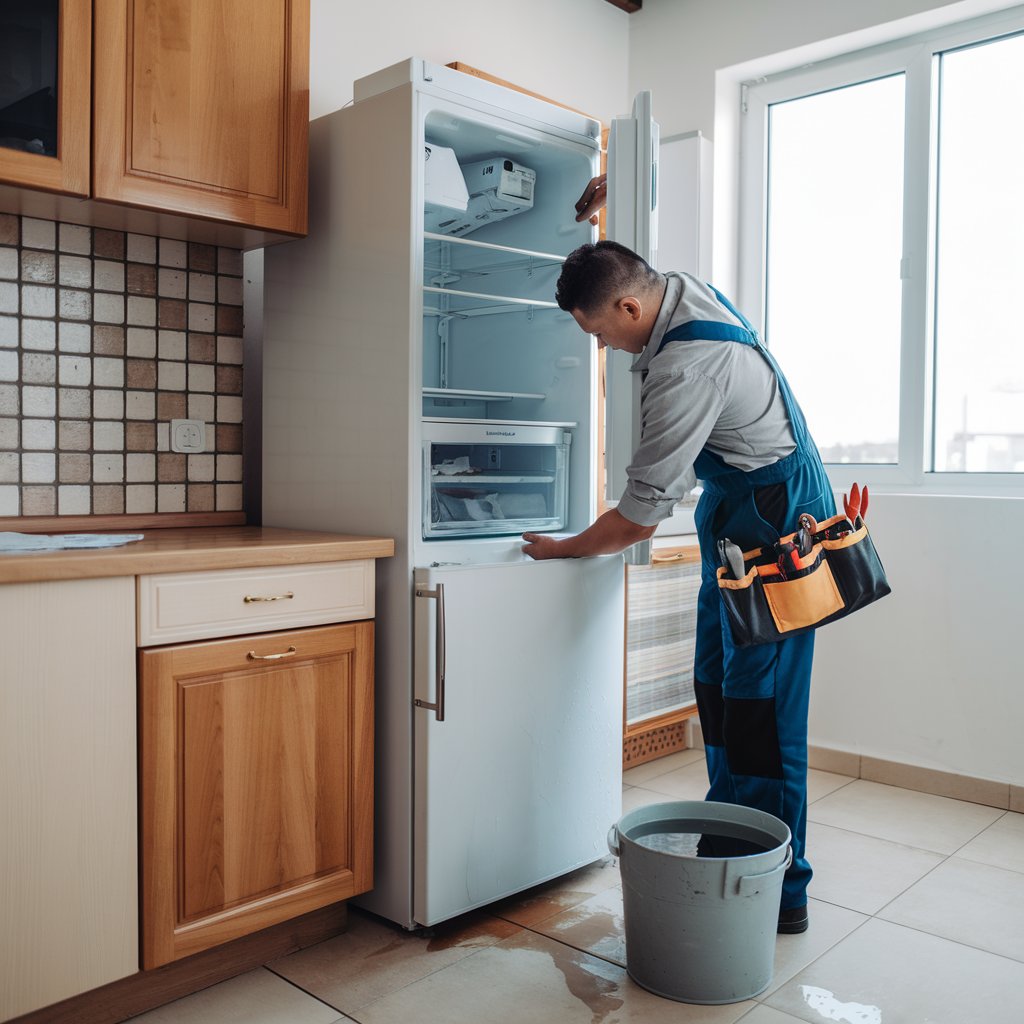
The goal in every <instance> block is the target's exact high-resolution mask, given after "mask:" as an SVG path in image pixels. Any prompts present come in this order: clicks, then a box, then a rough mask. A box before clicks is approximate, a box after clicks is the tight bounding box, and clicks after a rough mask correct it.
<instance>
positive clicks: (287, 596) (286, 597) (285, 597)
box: [242, 590, 295, 604]
mask: <svg viewBox="0 0 1024 1024" xmlns="http://www.w3.org/2000/svg"><path fill="white" fill-rule="evenodd" d="M294 596H295V595H294V594H293V593H292V592H291V591H290V590H288V591H286V592H285V593H283V594H274V595H273V596H272V597H253V596H252V595H251V594H246V595H245V597H243V598H242V600H243V601H244V602H245V603H246V604H255V603H256V602H257V601H290V600H291V599H292V598H293V597H294Z"/></svg>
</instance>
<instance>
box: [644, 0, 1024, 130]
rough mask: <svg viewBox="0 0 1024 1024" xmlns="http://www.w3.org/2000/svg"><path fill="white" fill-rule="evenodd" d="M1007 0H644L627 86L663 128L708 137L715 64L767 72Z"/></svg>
mask: <svg viewBox="0 0 1024 1024" xmlns="http://www.w3.org/2000/svg"><path fill="white" fill-rule="evenodd" d="M1011 6H1013V4H1011V3H1008V2H1006V0H953V2H951V0H946V2H936V0H857V2H856V3H850V2H849V0H770V2H765V0H645V3H644V6H643V9H642V10H640V11H638V12H637V13H636V14H633V15H631V16H630V22H629V29H630V32H629V51H630V75H629V91H630V92H631V93H632V92H636V91H637V90H639V89H651V90H652V91H653V92H654V114H655V117H656V118H657V119H658V121H659V122H660V123H661V130H662V134H664V135H669V134H673V133H675V132H686V131H693V130H696V129H700V130H701V131H702V132H703V133H704V134H705V135H707V136H709V137H711V138H715V121H716V116H719V115H720V113H721V112H720V111H716V98H717V97H716V89H717V78H718V75H719V73H720V72H722V71H727V72H732V71H733V70H734V69H735V70H736V72H737V74H736V75H729V76H728V77H738V75H739V74H742V73H743V72H746V73H747V76H748V77H754V76H755V75H756V74H768V73H770V72H773V71H778V70H781V69H783V68H791V67H796V66H799V64H801V63H803V62H806V61H810V60H821V59H823V58H825V57H828V56H834V55H835V54H837V53H844V52H849V51H851V50H856V49H862V48H863V47H866V46H872V45H874V44H876V43H881V42H886V41H888V40H890V39H895V38H898V37H900V36H904V35H909V34H911V33H913V32H921V31H924V30H925V29H928V28H932V27H934V26H936V25H938V24H942V23H947V22H950V21H957V20H961V19H964V18H970V17H975V16H977V15H979V14H984V13H987V12H989V11H993V10H1000V9H1003V8H1006V7H1011ZM748 64H749V65H750V67H749V68H743V67H740V68H737V67H736V66H737V65H740V66H742V65H748Z"/></svg>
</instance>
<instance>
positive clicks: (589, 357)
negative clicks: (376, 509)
mask: <svg viewBox="0 0 1024 1024" xmlns="http://www.w3.org/2000/svg"><path fill="white" fill-rule="evenodd" d="M421 105H422V121H421V124H422V131H423V137H422V142H423V143H424V144H425V145H428V144H429V145H430V146H432V147H445V148H448V149H451V150H453V151H454V153H455V155H456V157H457V159H458V161H459V164H460V165H463V166H468V165H471V164H473V163H474V162H476V161H479V160H484V159H488V158H491V157H501V158H502V159H503V160H506V161H509V162H510V163H513V164H515V165H517V166H518V165H521V166H523V167H526V168H528V169H530V170H532V171H533V172H535V174H536V182H535V186H534V188H533V206H532V208H530V209H526V210H523V211H522V212H520V213H517V214H515V215H514V216H510V217H508V218H507V219H504V220H501V221H499V222H497V223H487V224H484V225H483V226H481V227H480V228H478V229H476V230H474V231H472V232H471V233H469V234H466V235H463V236H460V237H454V236H448V235H445V234H443V233H439V232H430V231H424V232H423V243H422V249H421V252H420V260H419V269H420V272H421V282H422V313H423V317H422V322H423V336H422V358H423V365H422V372H423V376H422V382H423V394H422V413H423V416H424V417H425V418H427V419H440V420H460V419H462V420H476V421H494V422H502V421H504V422H508V423H517V424H523V423H544V424H558V425H559V426H561V427H563V428H564V429H566V430H568V431H569V432H570V433H571V434H572V444H571V451H570V454H569V476H568V517H567V522H566V523H565V524H564V528H565V529H567V530H572V531H578V530H581V529H583V528H584V527H585V526H586V525H588V523H589V522H590V520H591V517H592V514H593V511H594V507H595V500H596V496H595V495H594V493H593V491H594V485H593V480H594V473H593V464H594V458H595V454H596V434H595V424H596V405H595V395H596V352H595V346H594V342H593V339H592V338H590V336H589V335H586V334H584V333H583V332H582V331H581V330H580V329H579V327H578V326H577V324H576V322H575V321H574V320H573V318H572V317H571V316H570V314H568V313H566V312H563V311H562V310H560V309H559V308H558V306H557V304H556V303H555V283H556V281H557V279H558V275H559V273H560V272H561V265H562V260H563V259H564V257H565V256H566V255H568V253H569V252H571V251H572V250H573V249H575V248H576V247H577V246H579V245H582V244H583V243H585V242H588V241H591V239H592V237H593V229H592V228H591V226H590V225H589V224H577V223H576V222H575V219H574V217H575V210H574V203H575V201H576V199H577V198H578V197H579V195H580V193H581V191H582V189H583V187H584V186H585V185H586V183H587V181H589V180H590V178H591V177H592V176H593V174H594V168H595V166H596V154H597V146H596V143H595V142H593V141H592V140H589V139H584V138H583V137H578V138H576V139H571V138H566V137H562V136H560V135H557V134H549V133H545V132H541V131H538V130H537V129H536V128H535V127H529V126H526V125H519V124H516V123H514V122H513V121H510V120H505V119H500V120H499V119H497V118H495V117H494V116H493V115H491V114H490V113H489V112H487V111H484V110H474V109H472V108H470V107H468V106H466V107H463V106H461V105H459V104H455V103H450V102H448V101H446V100H442V99H439V98H437V97H427V96H422V97H421ZM419 151H420V152H422V151H423V150H422V147H420V150H419ZM506 166H507V165H506ZM540 528H542V529H543V528H544V527H543V526H542V527H540ZM548 528H550V527H548ZM436 543H437V542H436V541H431V540H427V541H426V542H425V544H424V546H423V547H421V548H420V549H419V550H420V554H421V556H422V559H429V558H431V557H432V556H431V544H436Z"/></svg>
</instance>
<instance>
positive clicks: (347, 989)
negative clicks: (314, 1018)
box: [268, 910, 519, 1013]
mask: <svg viewBox="0 0 1024 1024" xmlns="http://www.w3.org/2000/svg"><path fill="white" fill-rule="evenodd" d="M518 931H519V928H518V927H517V926H516V925H514V924H511V923H510V922H508V921H503V920H500V919H498V918H496V917H492V916H490V915H489V914H484V913H481V912H479V911H478V912H475V913H470V914H466V915H464V916H462V917H459V918H456V919H455V920H454V921H447V922H445V923H444V924H442V925H438V926H437V927H436V928H434V929H432V930H431V931H429V932H407V931H405V930H404V929H402V928H400V927H398V925H395V924H392V923H390V922H388V921H383V920H381V919H380V918H377V917H374V916H373V915H371V914H367V913H366V912H365V911H360V910H351V911H350V912H349V926H348V930H347V931H346V932H344V934H342V935H338V936H336V937H335V938H333V939H328V940H327V941H326V942H321V943H319V944H318V945H316V946H310V947H308V948H307V949H303V950H300V951H299V952H297V953H292V954H291V955H290V956H286V957H282V958H281V959H280V960H275V961H274V962H273V963H271V964H269V965H268V966H269V968H270V969H271V970H272V971H274V973H275V974H279V975H280V976H281V977H282V978H287V979H288V981H290V982H292V983H294V984H295V985H298V986H299V988H301V989H304V990H305V991H306V992H309V993H311V994H312V995H315V996H316V997H317V998H318V999H322V1000H323V1001H324V1002H325V1003H330V1005H331V1006H335V1007H337V1008H338V1010H341V1011H343V1012H345V1013H354V1012H355V1011H357V1010H358V1009H359V1008H360V1007H361V1006H364V1005H365V1004H366V1003H370V1002H372V1001H373V1000H375V999H380V998H381V997H382V996H385V995H387V994H388V993H390V992H394V991H395V990H397V989H400V988H404V987H405V986H406V985H409V984H412V983H413V982H416V981H419V980H420V979H421V978H424V977H426V976H427V975H429V974H432V973H433V972H434V971H439V970H441V969H442V968H444V967H448V966H450V965H451V964H453V963H455V962H456V961H458V960H461V959H463V958H464V957H467V956H471V955H472V954H473V953H476V952H478V951H479V950H481V949H483V948H484V947H486V946H492V945H495V944H497V943H498V942H501V941H502V940H503V939H507V938H508V937H509V936H510V935H513V934H515V933H516V932H518Z"/></svg>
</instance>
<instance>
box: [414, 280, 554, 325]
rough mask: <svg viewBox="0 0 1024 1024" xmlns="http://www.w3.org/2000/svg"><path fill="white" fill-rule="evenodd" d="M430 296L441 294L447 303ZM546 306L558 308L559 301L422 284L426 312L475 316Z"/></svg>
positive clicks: (528, 311)
mask: <svg viewBox="0 0 1024 1024" xmlns="http://www.w3.org/2000/svg"><path fill="white" fill-rule="evenodd" d="M431 297H438V298H442V299H443V301H444V302H445V305H444V306H442V305H440V304H438V305H430V304H429V300H430V298H431ZM547 309H558V303H557V302H546V301H544V300H543V299H519V298H514V297H512V296H510V295H486V294H484V293H483V292H464V291H456V290H455V289H454V288H435V287H432V286H424V288H423V315H424V316H447V317H454V318H456V319H467V318H469V317H475V316H494V315H495V314H498V313H532V312H533V311H536V310H547ZM559 312H561V310H559ZM567 315H568V314H567Z"/></svg>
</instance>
